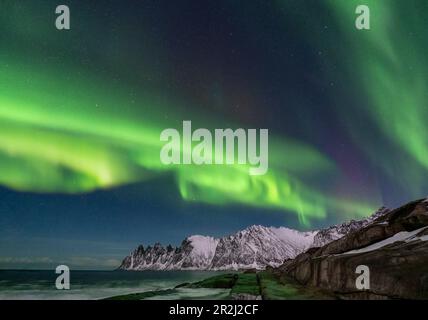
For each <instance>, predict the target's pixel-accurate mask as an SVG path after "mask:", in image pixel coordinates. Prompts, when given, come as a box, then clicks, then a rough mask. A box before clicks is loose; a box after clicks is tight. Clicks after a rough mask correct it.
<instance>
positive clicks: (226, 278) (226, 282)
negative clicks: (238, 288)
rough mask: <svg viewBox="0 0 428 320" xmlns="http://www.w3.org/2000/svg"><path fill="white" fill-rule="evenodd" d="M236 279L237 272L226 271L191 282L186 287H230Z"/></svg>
mask: <svg viewBox="0 0 428 320" xmlns="http://www.w3.org/2000/svg"><path fill="white" fill-rule="evenodd" d="M237 279H238V274H236V273H227V274H222V275H218V276H214V277H211V278H208V279H204V280H202V281H198V282H195V283H191V284H188V285H186V286H185V287H186V288H211V289H230V288H232V287H233V286H234V285H235V283H236V281H237Z"/></svg>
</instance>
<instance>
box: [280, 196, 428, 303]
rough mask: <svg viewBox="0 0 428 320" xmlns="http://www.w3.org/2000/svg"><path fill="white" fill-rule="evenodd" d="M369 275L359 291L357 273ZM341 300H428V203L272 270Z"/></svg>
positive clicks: (405, 209)
mask: <svg viewBox="0 0 428 320" xmlns="http://www.w3.org/2000/svg"><path fill="white" fill-rule="evenodd" d="M359 265H366V266H368V267H369V270H370V289H369V290H364V291H361V290H358V289H357V288H356V284H355V280H356V278H357V277H358V274H356V268H357V266H359ZM274 272H276V273H278V274H279V275H280V276H287V277H290V276H291V277H292V278H294V279H296V280H297V281H298V282H299V283H301V284H303V285H307V286H313V287H319V288H322V289H326V290H329V291H333V292H335V293H337V294H338V295H339V296H341V297H343V298H350V299H366V298H379V299H387V298H404V299H426V298H428V201H427V200H419V201H414V202H411V203H409V204H407V205H404V206H402V207H400V208H398V209H395V210H392V211H390V212H387V213H386V214H384V215H380V217H378V218H377V219H375V220H374V221H372V222H371V223H370V224H368V225H367V226H365V227H362V228H360V229H357V230H356V231H354V232H351V233H349V234H348V235H346V236H344V237H342V238H340V239H338V240H335V241H333V242H331V243H329V244H327V245H325V246H323V247H320V248H311V249H309V250H308V251H306V252H305V253H302V254H300V255H298V256H297V257H296V258H295V259H293V260H287V261H286V262H285V263H284V264H283V265H282V266H280V267H279V268H278V269H276V270H274Z"/></svg>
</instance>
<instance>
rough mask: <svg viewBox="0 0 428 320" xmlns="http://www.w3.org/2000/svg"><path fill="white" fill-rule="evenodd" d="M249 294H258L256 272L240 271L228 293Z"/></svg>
mask: <svg viewBox="0 0 428 320" xmlns="http://www.w3.org/2000/svg"><path fill="white" fill-rule="evenodd" d="M242 293H245V294H251V295H255V296H258V295H260V287H259V284H258V281H257V274H255V273H240V274H239V276H238V280H237V281H236V283H235V285H234V286H233V288H232V290H231V292H230V294H231V295H233V294H242Z"/></svg>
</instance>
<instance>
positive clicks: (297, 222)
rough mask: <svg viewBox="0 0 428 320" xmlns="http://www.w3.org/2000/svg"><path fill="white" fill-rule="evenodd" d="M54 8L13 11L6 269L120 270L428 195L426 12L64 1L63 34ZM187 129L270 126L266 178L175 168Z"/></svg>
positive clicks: (5, 50)
mask: <svg viewBox="0 0 428 320" xmlns="http://www.w3.org/2000/svg"><path fill="white" fill-rule="evenodd" d="M59 4H60V3H57V1H51V0H44V1H34V0H20V1H12V0H10V1H9V0H3V1H1V4H0V31H1V32H0V200H1V201H0V268H51V267H53V266H56V265H57V264H59V263H65V264H68V265H69V266H70V267H72V268H80V269H99V268H110V269H111V268H114V267H116V266H117V265H118V264H119V260H120V259H121V258H123V257H124V256H125V255H126V254H128V253H129V251H131V250H132V249H133V248H134V247H136V246H137V245H138V244H140V243H143V244H145V245H147V244H153V243H154V242H161V243H163V244H169V243H171V244H173V245H178V244H179V243H180V241H181V240H182V239H183V238H185V237H186V236H188V235H191V234H203V235H211V236H224V235H227V234H230V233H233V232H236V231H238V230H240V229H243V228H245V227H248V226H250V225H253V224H261V225H266V226H288V227H291V228H296V229H300V230H309V229H316V228H321V227H326V226H329V225H331V224H333V223H338V222H343V221H345V220H349V219H352V218H361V217H363V216H367V215H370V214H371V213H373V211H374V210H376V209H377V208H379V207H380V206H382V205H386V206H388V207H394V206H398V205H400V204H403V203H405V202H407V201H410V200H414V199H416V198H421V197H424V196H426V195H427V193H428V179H427V172H428V134H427V132H426V124H427V120H426V119H428V106H427V101H428V100H427V98H428V90H427V77H428V66H427V64H426V63H425V60H426V57H427V56H428V42H427V35H428V33H427V32H428V31H427V30H428V19H427V18H426V17H427V15H426V14H424V13H427V12H428V2H427V1H425V0H411V1H401V0H389V1H387V0H370V1H369V0H365V1H360V0H358V1H355V0H319V1H315V0H313V1H309V0H305V1H303V0H295V1H293V0H278V1H261V0H260V1H258V0H253V1H226V0H217V1H200V0H194V1H190V0H180V1H166V0H165V1H164V0H152V1H149V0H141V1H136V0H135V1H131V0H129V1H108V0H103V1H83V0H82V1H71V0H68V1H65V2H64V3H61V4H66V5H68V6H69V7H70V11H71V30H67V31H59V30H57V29H56V28H55V18H56V15H55V8H56V6H57V5H59ZM360 4H367V5H369V7H370V9H371V30H369V31H367V30H357V29H356V28H355V18H356V14H355V8H356V7H357V5H360ZM184 120H191V121H192V126H193V127H194V128H199V127H202V128H208V129H214V128H233V129H236V128H246V129H249V128H259V129H260V128H263V129H269V171H268V173H267V174H266V175H262V176H250V175H249V174H248V171H247V170H242V167H241V166H239V165H227V166H226V165H211V166H210V165H206V166H195V165H177V166H172V167H171V166H165V165H163V164H162V163H161V162H160V160H159V151H160V148H161V147H162V145H163V143H162V142H161V141H160V139H159V135H160V133H161V131H162V130H164V129H166V128H177V129H179V130H180V128H181V126H182V121H184Z"/></svg>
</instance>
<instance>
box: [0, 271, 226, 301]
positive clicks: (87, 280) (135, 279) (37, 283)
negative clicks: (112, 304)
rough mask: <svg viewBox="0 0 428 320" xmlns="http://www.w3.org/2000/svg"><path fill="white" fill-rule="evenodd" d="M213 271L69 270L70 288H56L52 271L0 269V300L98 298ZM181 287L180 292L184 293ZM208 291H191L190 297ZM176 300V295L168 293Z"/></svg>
mask: <svg viewBox="0 0 428 320" xmlns="http://www.w3.org/2000/svg"><path fill="white" fill-rule="evenodd" d="M215 274H219V273H216V272H208V271H163V272H161V271H141V272H132V271H71V272H70V290H57V289H56V287H55V279H56V277H57V276H58V275H57V274H55V271H54V270H0V299H100V298H106V297H111V296H115V295H121V294H128V293H135V292H143V291H150V290H159V289H167V288H172V287H174V286H176V285H177V284H180V283H184V282H193V281H198V280H201V279H204V278H207V277H210V276H213V275H215ZM188 294H189V293H188V292H185V290H183V295H185V296H186V295H188ZM209 294H212V292H207V290H205V291H204V290H200V291H192V293H191V295H193V296H194V298H197V297H198V296H199V297H200V298H201V299H203V298H204V295H207V296H208V295H209ZM168 298H171V299H179V298H180V295H175V296H170V297H168Z"/></svg>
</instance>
